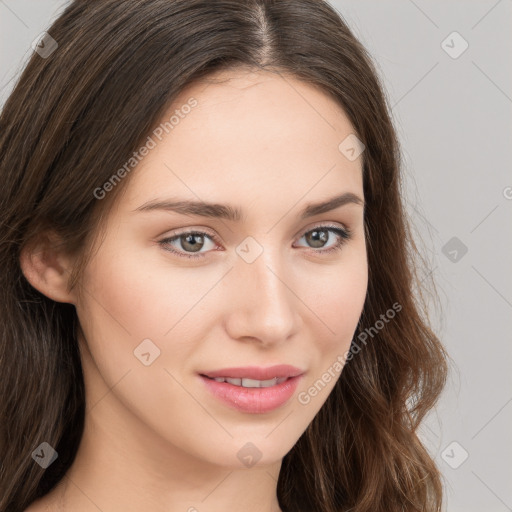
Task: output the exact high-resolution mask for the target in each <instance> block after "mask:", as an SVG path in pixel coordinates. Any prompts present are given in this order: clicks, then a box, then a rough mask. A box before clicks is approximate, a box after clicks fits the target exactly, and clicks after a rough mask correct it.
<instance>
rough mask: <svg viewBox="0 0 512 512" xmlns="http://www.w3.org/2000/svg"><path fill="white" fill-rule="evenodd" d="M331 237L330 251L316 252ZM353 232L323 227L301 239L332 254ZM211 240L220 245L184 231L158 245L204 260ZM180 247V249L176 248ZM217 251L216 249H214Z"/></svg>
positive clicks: (208, 237)
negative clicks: (206, 247)
mask: <svg viewBox="0 0 512 512" xmlns="http://www.w3.org/2000/svg"><path fill="white" fill-rule="evenodd" d="M330 235H334V236H333V238H334V244H333V245H331V246H330V247H329V248H328V249H323V250H314V249H318V248H322V247H323V246H324V245H325V244H327V242H328V241H329V239H330V238H331V236H330ZM351 237H352V232H351V231H350V230H349V229H348V228H340V227H339V226H331V225H321V226H317V227H315V228H313V229H310V230H309V231H306V232H305V233H304V234H303V235H302V236H301V237H300V238H306V240H307V243H309V244H312V248H313V251H312V252H314V253H319V254H327V253H328V254H330V253H333V252H335V251H340V250H341V248H342V246H343V244H345V242H347V241H348V240H350V239H351ZM207 240H209V241H210V243H213V244H215V243H219V240H218V239H217V238H216V237H215V236H214V235H210V234H209V233H206V232H204V231H184V232H182V233H179V234H176V235H174V236H171V237H167V238H164V239H163V240H160V241H159V242H158V243H159V245H161V246H162V247H163V248H164V249H165V250H166V251H169V252H172V253H174V254H177V255H178V256H180V257H184V258H195V259H198V258H203V257H204V256H206V255H207V254H208V252H209V251H203V252H200V251H201V249H203V248H204V247H205V245H207V244H206V243H205V242H206V241H207ZM176 246H178V248H177V247H176ZM214 250H216V249H214Z"/></svg>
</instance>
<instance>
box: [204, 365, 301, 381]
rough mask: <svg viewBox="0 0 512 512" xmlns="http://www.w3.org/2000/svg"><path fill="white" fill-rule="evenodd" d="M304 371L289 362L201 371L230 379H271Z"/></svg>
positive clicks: (208, 375) (209, 375)
mask: <svg viewBox="0 0 512 512" xmlns="http://www.w3.org/2000/svg"><path fill="white" fill-rule="evenodd" d="M303 373H304V372H303V371H302V370H301V369H299V368H297V367H296V366H291V365H289V364H278V365H275V366H268V367H262V366H244V367H237V368H222V369H221V370H212V371H207V372H201V373H200V375H204V376H206V377H211V378H215V377H226V378H228V379H243V378H246V379H254V380H270V379H274V378H276V377H277V378H283V377H296V376H297V375H301V374H303Z"/></svg>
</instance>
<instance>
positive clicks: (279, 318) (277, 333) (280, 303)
mask: <svg viewBox="0 0 512 512" xmlns="http://www.w3.org/2000/svg"><path fill="white" fill-rule="evenodd" d="M284 267H285V265H284V264H283V261H282V255H281V256H279V255H278V254H277V252H276V253H275V255H273V254H271V252H270V251H267V250H265V251H263V253H262V254H261V255H260V256H259V257H258V258H257V259H256V260H255V261H253V262H252V263H247V262H246V261H244V260H243V259H242V258H239V259H237V261H236V263H235V268H234V269H233V271H232V272H230V275H229V277H228V280H229V285H228V286H229V291H228V292H227V293H229V295H230V299H231V300H228V301H226V308H227V309H228V312H227V320H226V329H227V331H228V334H229V335H230V336H231V338H232V339H245V338H250V339H253V340H256V341H257V342H259V343H260V344H261V345H264V346H273V345H277V344H279V343H283V342H286V340H288V339H289V338H290V337H291V336H292V335H293V334H294V333H295V332H297V330H298V329H299V328H300V322H301V317H300V313H299V311H298V309H297V308H298V305H299V304H300V300H299V299H298V298H297V296H296V295H295V294H294V293H293V284H292V283H291V282H290V276H289V273H287V272H286V270H285V268H284Z"/></svg>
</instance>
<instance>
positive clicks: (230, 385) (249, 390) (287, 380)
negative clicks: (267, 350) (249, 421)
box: [199, 365, 304, 414]
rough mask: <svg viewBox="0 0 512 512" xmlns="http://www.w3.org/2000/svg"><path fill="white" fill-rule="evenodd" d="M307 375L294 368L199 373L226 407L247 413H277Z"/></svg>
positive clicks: (283, 366)
mask: <svg viewBox="0 0 512 512" xmlns="http://www.w3.org/2000/svg"><path fill="white" fill-rule="evenodd" d="M303 374H304V372H303V371H302V370H300V369H298V368H296V367H293V366H290V365H279V366H274V367H269V368H259V367H245V368H224V369H223V370H215V371H211V372H210V371H209V372H202V373H199V377H200V379H201V381H202V382H203V383H204V384H205V386H206V389H207V390H208V391H209V392H210V393H211V394H212V395H213V396H214V397H215V398H217V399H219V400H220V401H221V402H222V403H223V404H225V405H228V406H229V407H231V408H234V409H237V410H238V411H241V412H246V413H252V414H256V413H265V412H270V411H273V410H274V409H277V408H279V407H281V406H283V405H284V404H285V403H286V402H288V401H289V400H290V398H291V397H292V395H293V394H294V393H295V391H296V389H297V386H298V384H299V381H300V379H301V378H302V376H303Z"/></svg>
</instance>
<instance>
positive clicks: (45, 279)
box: [20, 232, 76, 304]
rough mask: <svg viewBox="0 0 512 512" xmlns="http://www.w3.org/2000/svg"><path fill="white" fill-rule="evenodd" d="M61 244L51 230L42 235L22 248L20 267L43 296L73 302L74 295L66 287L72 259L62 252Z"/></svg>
mask: <svg viewBox="0 0 512 512" xmlns="http://www.w3.org/2000/svg"><path fill="white" fill-rule="evenodd" d="M63 247H64V245H63V244H62V241H61V240H60V239H59V237H58V236H56V235H55V234H54V233H53V232H51V233H45V234H42V235H40V236H39V237H38V239H37V240H34V241H33V242H31V243H29V244H27V246H25V247H24V248H23V249H22V251H21V253H20V266H21V270H22V272H23V275H24V276H25V277H26V279H27V281H28V282H29V283H30V284H31V285H32V286H33V287H34V288H35V289H36V290H38V291H40V292H41V293H42V294H43V295H46V296H47V297H49V298H50V299H53V300H54V301H56V302H68V303H71V304H75V299H76V297H75V294H74V293H73V292H72V291H71V290H68V280H69V277H70V275H71V270H72V265H73V259H72V258H70V257H69V256H67V255H66V254H64V252H63Z"/></svg>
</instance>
